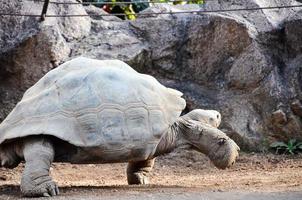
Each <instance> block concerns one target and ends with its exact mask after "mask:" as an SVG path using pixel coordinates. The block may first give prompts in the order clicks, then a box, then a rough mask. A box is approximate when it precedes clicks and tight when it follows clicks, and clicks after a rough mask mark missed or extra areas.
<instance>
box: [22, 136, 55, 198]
mask: <svg viewBox="0 0 302 200" xmlns="http://www.w3.org/2000/svg"><path fill="white" fill-rule="evenodd" d="M23 155H24V159H25V169H24V171H23V175H22V178H21V192H22V195H23V196H28V197H36V196H46V197H47V196H48V197H49V196H55V195H58V194H59V190H58V186H57V185H56V183H55V182H54V181H52V179H51V177H50V176H49V168H50V165H51V163H52V161H53V159H54V148H53V146H52V143H51V142H50V140H48V139H46V138H29V139H27V140H26V141H25V143H24V148H23Z"/></svg>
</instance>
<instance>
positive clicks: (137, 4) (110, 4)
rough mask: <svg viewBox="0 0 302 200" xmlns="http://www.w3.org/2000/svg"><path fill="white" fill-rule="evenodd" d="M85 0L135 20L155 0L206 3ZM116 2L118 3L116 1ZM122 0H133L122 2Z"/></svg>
mask: <svg viewBox="0 0 302 200" xmlns="http://www.w3.org/2000/svg"><path fill="white" fill-rule="evenodd" d="M147 1H148V0H83V3H84V5H87V3H88V4H89V2H98V3H99V4H95V6H97V7H100V8H102V9H103V10H105V11H106V12H108V13H112V14H121V15H117V16H118V17H120V18H121V19H129V20H135V19H136V13H139V12H140V11H142V10H144V9H146V8H148V7H149V6H152V5H153V4H154V3H153V2H163V3H169V4H174V5H176V4H204V3H205V0H186V1H184V0H149V2H147ZM115 2H116V3H115ZM120 2H131V4H129V3H125V4H123V3H120Z"/></svg>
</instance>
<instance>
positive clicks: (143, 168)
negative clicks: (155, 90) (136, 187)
mask: <svg viewBox="0 0 302 200" xmlns="http://www.w3.org/2000/svg"><path fill="white" fill-rule="evenodd" d="M154 161H155V158H153V159H150V160H145V161H138V162H129V163H128V167H127V180H128V184H129V185H133V184H149V178H148V174H149V172H150V171H151V170H152V168H153V165H154Z"/></svg>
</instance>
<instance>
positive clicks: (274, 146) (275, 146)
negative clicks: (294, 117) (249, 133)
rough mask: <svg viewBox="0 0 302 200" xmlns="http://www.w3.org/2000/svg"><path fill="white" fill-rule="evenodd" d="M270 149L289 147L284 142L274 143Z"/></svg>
mask: <svg viewBox="0 0 302 200" xmlns="http://www.w3.org/2000/svg"><path fill="white" fill-rule="evenodd" d="M270 147H271V148H278V147H279V148H280V147H283V148H287V145H286V144H285V143H284V142H274V143H272V144H271V145H270Z"/></svg>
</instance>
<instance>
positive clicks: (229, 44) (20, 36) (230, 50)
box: [0, 0, 302, 150]
mask: <svg viewBox="0 0 302 200" xmlns="http://www.w3.org/2000/svg"><path fill="white" fill-rule="evenodd" d="M3 2H5V3H4V4H1V6H0V9H10V10H12V11H16V12H21V11H20V10H22V9H23V10H24V4H22V3H19V1H10V2H9V3H7V2H6V1H3ZM30 4H31V12H33V11H35V12H38V13H40V7H39V9H38V3H30ZM36 4H37V5H36ZM296 4H300V3H299V2H297V1H294V0H290V1H286V2H285V1H282V0H269V1H266V0H265V1H264V0H229V1H220V0H214V1H208V2H207V4H206V5H205V6H203V7H201V8H200V9H228V8H245V7H265V6H276V5H296ZM22 6H23V7H22ZM27 6H28V5H27ZM39 6H40V5H39ZM36 7H37V8H36ZM84 8H85V9H86V11H85V10H84ZM84 8H83V7H81V6H74V5H73V6H54V5H52V6H51V7H50V13H58V14H67V13H68V14H74V13H77V14H80V13H86V12H87V13H103V11H102V10H100V9H98V8H95V7H93V6H86V7H84ZM183 9H188V10H192V9H193V10H194V9H198V8H197V7H194V6H193V7H191V6H190V7H187V8H181V7H179V6H178V7H171V6H169V5H162V6H157V7H153V8H149V9H147V10H145V11H144V12H145V13H146V12H157V11H159V10H161V11H170V10H173V11H177V10H183ZM0 22H1V28H0V45H1V47H4V48H1V50H0V51H1V54H0V77H1V81H0V91H1V93H0V106H1V109H0V118H1V119H3V118H4V117H5V115H6V114H8V112H9V110H10V109H11V108H12V107H13V105H14V104H15V103H16V101H17V100H18V99H19V98H20V97H21V94H22V92H23V91H24V89H26V88H28V87H29V86H30V85H32V84H33V83H34V82H35V81H37V80H38V79H39V77H42V76H43V75H44V74H45V73H46V72H47V71H48V70H50V69H52V68H54V67H56V66H57V65H58V64H60V63H62V62H63V61H65V60H69V59H71V58H73V57H76V56H78V55H83V56H87V57H91V58H98V59H108V58H110V59H120V60H123V61H125V62H127V63H128V64H130V65H131V66H132V67H134V68H135V69H136V70H138V71H140V72H144V73H149V74H152V75H154V76H156V77H157V78H159V79H160V80H161V82H162V83H164V84H166V85H167V86H170V87H175V88H176V89H179V90H181V91H183V92H184V95H185V98H186V99H187V102H188V106H187V110H191V109H193V108H197V107H201V108H207V109H217V110H219V111H220V112H221V113H222V119H223V123H222V128H223V130H224V131H226V132H227V133H229V135H231V136H232V137H233V138H234V139H235V140H236V141H237V142H238V143H239V144H240V146H242V147H244V148H245V149H258V150H260V149H262V148H263V147H264V146H265V144H268V143H270V142H271V141H273V140H286V139H289V138H297V139H302V134H301V129H302V121H301V116H300V114H297V113H299V112H297V108H296V107H297V106H293V102H296V101H301V100H302V81H301V80H302V68H301V66H302V65H301V63H302V55H301V54H302V48H301V46H302V40H301V34H302V29H301V27H302V26H301V23H302V12H301V8H295V9H280V10H263V11H261V10H257V11H248V12H247V11H242V12H223V13H215V14H214V13H212V14H199V15H194V14H179V15H159V16H156V15H153V17H151V18H146V17H141V18H139V19H137V20H136V21H122V20H120V19H119V18H116V17H93V18H60V19H57V18H47V20H46V21H45V22H43V23H42V24H41V23H39V22H37V21H35V20H34V19H32V18H22V19H21V18H18V17H16V18H12V17H11V18H5V19H4V18H2V19H0ZM2 24H3V25H2ZM12 24H13V25H12ZM295 105H296V104H295ZM277 110H282V112H283V113H284V115H285V117H286V119H287V121H286V122H284V123H282V124H278V125H276V123H274V115H273V113H274V112H275V111H277ZM259 144H260V145H259Z"/></svg>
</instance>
